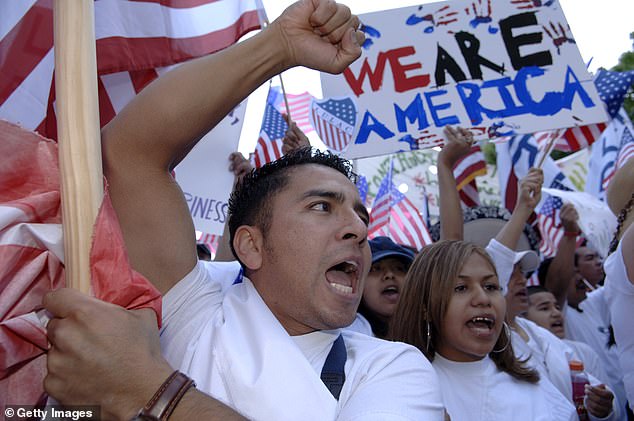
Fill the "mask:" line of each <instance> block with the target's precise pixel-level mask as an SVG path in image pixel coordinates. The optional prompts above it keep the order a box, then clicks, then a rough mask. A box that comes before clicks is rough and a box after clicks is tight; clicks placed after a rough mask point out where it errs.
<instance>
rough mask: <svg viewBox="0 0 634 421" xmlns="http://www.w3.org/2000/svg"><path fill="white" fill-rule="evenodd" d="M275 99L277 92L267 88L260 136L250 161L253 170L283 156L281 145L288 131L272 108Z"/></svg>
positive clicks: (282, 117)
mask: <svg viewBox="0 0 634 421" xmlns="http://www.w3.org/2000/svg"><path fill="white" fill-rule="evenodd" d="M276 97H277V92H276V91H275V90H274V89H273V87H271V88H269V94H268V96H267V98H266V106H265V108H264V117H262V127H261V128H260V136H259V137H258V142H257V144H256V145H255V152H254V153H253V155H252V160H251V164H252V165H253V166H254V167H255V168H260V167H261V166H262V165H264V164H267V163H269V162H272V161H275V160H276V159H279V158H281V157H282V155H284V153H283V152H282V145H283V139H284V136H285V135H286V131H287V130H288V124H287V123H286V120H285V119H284V116H283V115H282V114H281V113H280V112H279V111H278V110H277V109H276V108H275V106H274V103H275V101H276Z"/></svg>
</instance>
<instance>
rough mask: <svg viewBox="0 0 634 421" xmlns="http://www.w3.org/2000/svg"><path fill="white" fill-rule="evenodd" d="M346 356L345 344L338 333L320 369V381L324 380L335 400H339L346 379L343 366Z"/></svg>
mask: <svg viewBox="0 0 634 421" xmlns="http://www.w3.org/2000/svg"><path fill="white" fill-rule="evenodd" d="M347 358H348V353H347V352H346V344H345V343H344V342H343V336H342V335H341V334H339V336H338V337H337V339H335V342H333V344H332V348H330V352H329V353H328V356H327V357H326V362H325V363H324V367H323V368H322V369H321V381H322V382H324V384H325V385H326V387H327V388H328V390H330V393H332V396H334V397H335V399H336V400H339V395H340V394H341V389H342V388H343V383H344V382H345V381H346V374H345V372H344V366H345V365H346V359H347Z"/></svg>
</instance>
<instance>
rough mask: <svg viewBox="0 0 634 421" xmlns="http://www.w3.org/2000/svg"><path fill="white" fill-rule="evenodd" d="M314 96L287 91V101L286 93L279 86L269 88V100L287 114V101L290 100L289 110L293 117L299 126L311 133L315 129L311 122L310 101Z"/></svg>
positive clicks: (278, 109)
mask: <svg viewBox="0 0 634 421" xmlns="http://www.w3.org/2000/svg"><path fill="white" fill-rule="evenodd" d="M312 99H313V96H312V95H311V94H310V93H308V92H304V93H301V94H289V93H288V92H287V93H286V101H284V94H283V93H282V90H281V88H280V87H278V86H272V87H270V88H269V100H270V102H271V104H273V106H274V107H275V109H276V110H277V111H279V112H280V113H282V114H286V102H288V110H289V111H290V113H291V119H292V120H293V121H294V122H295V123H296V124H297V127H299V128H300V129H301V131H303V132H304V133H310V132H312V131H313V130H315V129H314V128H313V126H312V124H310V101H311V100H312Z"/></svg>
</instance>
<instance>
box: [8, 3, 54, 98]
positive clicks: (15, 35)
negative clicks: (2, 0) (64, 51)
mask: <svg viewBox="0 0 634 421" xmlns="http://www.w3.org/2000/svg"><path fill="white" fill-rule="evenodd" d="M51 48H53V2H52V0H39V1H38V2H37V3H35V5H33V7H31V8H30V9H29V11H28V12H27V13H26V14H25V15H24V16H23V17H22V19H21V20H20V22H19V23H18V24H17V25H16V26H14V27H13V28H12V29H11V31H9V33H8V34H7V35H6V36H5V37H4V38H2V40H1V41H0V74H1V75H2V77H0V104H2V103H3V102H4V101H6V100H7V98H9V96H11V93H13V91H14V90H15V89H16V88H17V87H18V86H20V84H21V83H22V82H23V81H24V79H26V77H27V76H28V75H29V74H30V73H31V72H32V71H33V69H35V67H36V66H37V65H38V64H39V63H40V61H41V60H42V59H43V58H44V56H45V55H46V54H47V53H48V52H49V51H50V50H51Z"/></svg>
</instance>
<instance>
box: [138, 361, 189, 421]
mask: <svg viewBox="0 0 634 421" xmlns="http://www.w3.org/2000/svg"><path fill="white" fill-rule="evenodd" d="M190 387H196V384H195V383H194V381H193V380H192V379H190V378H189V377H187V376H186V375H184V374H183V373H181V372H180V371H174V372H173V373H172V374H170V376H169V377H168V378H167V380H165V381H164V382H163V384H162V385H161V387H159V389H158V390H157V391H156V393H155V394H154V396H152V399H150V400H149V402H148V403H147V404H145V406H144V407H143V408H142V409H141V410H140V411H139V413H138V414H137V415H136V417H134V418H132V420H133V421H166V420H167V419H168V418H169V416H170V415H172V412H174V408H176V405H177V404H178V402H179V401H180V400H181V398H182V397H183V396H184V395H185V392H187V391H188V390H189V388H190Z"/></svg>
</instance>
